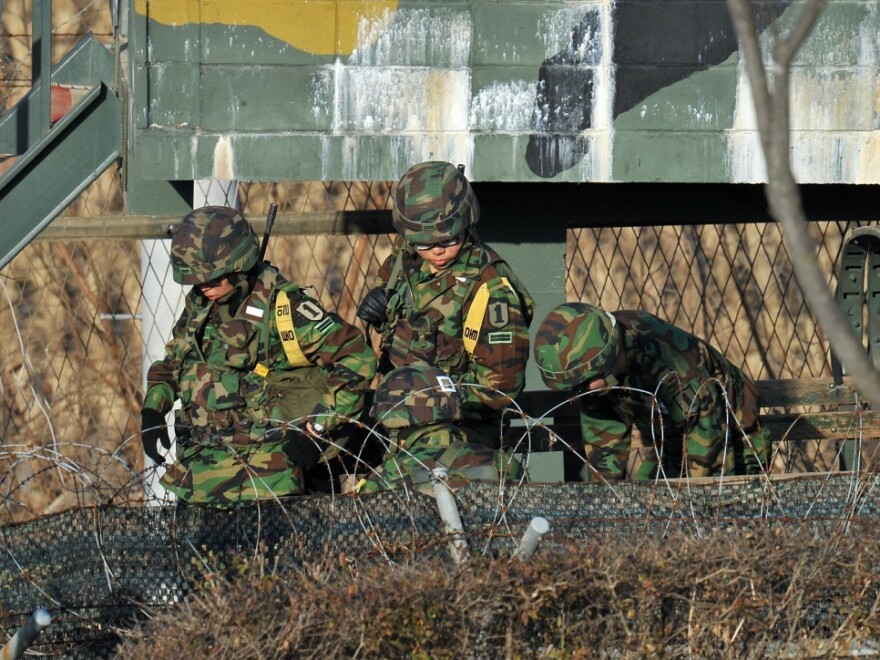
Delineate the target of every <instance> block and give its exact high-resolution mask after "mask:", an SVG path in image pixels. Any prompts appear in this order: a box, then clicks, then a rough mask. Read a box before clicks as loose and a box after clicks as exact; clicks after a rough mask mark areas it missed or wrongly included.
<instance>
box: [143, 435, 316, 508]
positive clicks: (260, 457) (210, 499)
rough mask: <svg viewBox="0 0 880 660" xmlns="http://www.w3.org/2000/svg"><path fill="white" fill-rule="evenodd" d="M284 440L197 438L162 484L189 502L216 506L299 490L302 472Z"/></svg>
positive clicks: (301, 490)
mask: <svg viewBox="0 0 880 660" xmlns="http://www.w3.org/2000/svg"><path fill="white" fill-rule="evenodd" d="M282 445H283V443H282V442H281V441H275V442H259V443H253V444H245V445H240V444H231V443H217V442H192V443H190V444H187V445H186V447H185V448H184V450H183V452H182V454H181V455H180V457H179V458H178V460H177V462H175V463H174V464H173V465H172V466H171V467H169V468H168V469H167V470H166V471H165V474H164V475H162V478H161V480H160V483H161V484H162V486H163V487H164V488H165V489H166V490H168V491H170V492H172V493H174V494H175V495H177V497H178V498H180V499H181V500H182V501H184V502H188V503H193V504H198V503H201V504H212V505H215V506H232V505H235V504H237V503H239V502H248V501H252V500H260V499H272V498H275V497H282V496H285V495H298V494H300V493H302V492H303V478H302V471H301V470H300V469H299V468H298V467H296V466H293V465H291V464H289V463H288V461H287V455H286V454H285V453H284V450H283V448H282Z"/></svg>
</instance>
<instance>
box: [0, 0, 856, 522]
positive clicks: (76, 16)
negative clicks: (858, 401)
mask: <svg viewBox="0 0 880 660" xmlns="http://www.w3.org/2000/svg"><path fill="white" fill-rule="evenodd" d="M110 4H111V3H108V2H105V1H103V0H100V1H99V0H91V1H86V0H64V1H62V0H55V1H54V2H53V35H52V39H53V60H54V61H57V60H58V59H60V58H61V57H62V56H63V55H64V53H66V52H67V50H68V49H69V48H70V47H71V46H72V45H73V44H74V43H75V42H76V41H77V40H78V39H79V38H81V37H82V36H83V35H84V34H86V33H87V32H92V33H93V34H95V35H96V36H97V37H98V38H99V39H100V40H102V41H103V42H105V43H107V44H109V43H110V42H112V40H113V30H112V20H111V17H110ZM0 25H2V31H0V68H2V71H3V76H4V79H3V84H2V85H0V93H2V95H3V99H2V100H3V104H0V105H2V106H5V107H9V106H10V105H11V104H12V103H14V102H15V101H17V100H18V99H19V98H20V97H21V96H22V95H23V94H24V93H25V92H26V91H27V89H29V86H30V76H31V70H30V39H31V37H30V2H26V1H25V0H17V1H10V0H4V1H3V3H2V13H0ZM3 166H4V163H3V162H0V171H2V168H3ZM389 193H390V186H389V183H388V182H275V183H249V182H244V183H239V184H238V185H237V186H233V187H232V188H229V187H228V186H224V185H223V184H222V183H220V182H197V183H196V195H195V197H196V199H201V200H205V201H207V200H209V199H210V200H216V201H214V202H213V203H226V204H229V205H232V206H238V207H240V208H241V209H242V210H243V212H244V213H245V215H246V216H247V217H248V218H251V219H255V218H260V217H265V214H266V212H267V211H268V208H269V205H270V204H271V203H273V202H274V203H276V204H278V206H279V213H282V214H302V215H308V214H311V213H327V212H349V211H351V212H359V211H374V210H383V209H389V208H390V197H389ZM123 208H124V204H123V195H122V190H121V188H120V185H119V173H118V171H116V170H115V168H111V170H110V171H108V172H107V173H105V174H104V175H103V176H102V177H101V178H100V179H99V180H98V181H96V182H95V183H94V184H93V185H92V186H90V187H89V188H88V189H87V190H86V191H85V192H84V193H83V194H82V195H81V196H80V197H79V198H78V199H77V200H76V201H75V202H74V203H73V204H72V205H71V206H70V207H69V208H68V209H66V211H65V213H64V215H65V216H70V217H98V218H100V217H106V216H114V215H117V216H118V215H121V214H122V213H123ZM853 224H854V223H845V222H823V223H811V225H810V231H811V232H813V233H814V235H815V238H816V239H817V242H818V244H819V245H820V249H819V253H818V259H819V263H820V265H821V267H822V268H823V270H824V271H825V273H826V276H827V278H828V282H829V285H830V286H832V287H834V286H835V285H836V272H835V270H836V264H837V263H838V261H839V257H840V250H841V245H842V242H843V237H844V236H845V234H846V232H847V231H848V230H849V229H851V228H852V226H853ZM168 243H169V242H168V241H162V240H152V241H136V240H122V239H119V240H111V239H97V238H95V239H89V240H74V241H71V240H65V241H47V240H38V241H35V242H34V243H32V244H31V245H30V246H28V247H27V248H26V249H25V250H24V251H23V252H22V253H21V254H19V255H18V256H17V257H16V258H15V259H14V260H13V261H12V263H10V264H9V265H8V266H7V267H6V268H5V269H4V270H3V271H2V273H0V286H2V292H3V305H2V311H0V329H2V331H3V332H4V334H5V336H6V337H7V341H5V342H3V347H2V349H0V351H2V352H0V356H2V359H0V394H2V399H3V404H2V408H0V426H2V432H3V445H2V448H0V452H2V453H0V460H2V463H3V473H2V475H0V503H5V506H2V507H0V523H2V522H5V521H8V520H20V519H23V518H31V517H35V516H38V515H41V514H46V513H52V512H54V511H60V510H63V509H65V508H68V507H70V506H73V505H76V504H79V505H82V504H86V503H89V502H91V501H95V500H101V499H102V498H105V497H112V498H115V499H117V500H118V499H119V498H123V499H125V500H126V501H139V500H141V499H143V492H142V490H143V489H142V488H140V487H139V486H136V485H133V484H136V483H138V484H139V480H138V479H132V478H131V474H132V471H134V472H135V473H137V472H139V471H140V470H142V469H143V457H142V455H141V451H140V442H139V440H138V425H139V411H140V400H141V397H142V395H143V377H144V376H143V373H144V368H145V366H146V364H147V363H148V362H149V361H150V360H151V359H152V358H153V357H155V355H154V352H155V350H157V349H156V347H157V346H158V347H159V349H158V350H161V346H162V345H163V344H164V341H165V340H166V339H167V335H168V332H169V328H170V323H171V322H173V320H174V317H175V316H176V310H178V309H179V305H180V301H181V294H182V290H181V288H180V287H178V286H177V285H176V284H174V282H173V279H172V277H171V272H170V269H169V268H168V261H169V259H168ZM390 247H391V239H390V237H389V236H388V235H386V234H370V233H359V234H352V235H341V234H336V235H299V236H296V235H289V236H281V235H277V236H275V237H274V238H273V239H272V241H271V242H270V245H269V251H268V254H267V257H268V259H269V260H270V261H271V262H272V263H273V264H274V265H275V266H277V267H278V268H279V270H280V271H281V272H282V273H283V274H284V275H285V276H287V277H288V278H289V279H292V280H294V281H296V282H298V283H299V284H301V285H303V286H311V287H313V288H314V290H315V292H316V294H317V295H318V297H319V298H320V299H321V301H322V303H323V304H324V305H325V306H326V307H328V308H330V309H334V310H337V311H338V312H339V313H340V315H341V316H343V317H344V318H346V319H348V320H350V321H353V322H355V323H356V324H360V322H359V321H358V320H357V319H356V318H355V308H356V305H357V302H358V301H359V300H360V299H361V298H362V296H363V293H364V291H365V288H367V287H369V286H370V284H371V280H372V278H373V276H374V275H375V273H376V271H377V269H378V267H379V265H380V263H381V262H382V260H383V259H384V258H385V256H386V255H387V254H388V253H389V252H390ZM146 281H150V282H151V283H152V284H151V285H152V286H154V289H153V293H152V294H151V295H150V296H145V293H144V290H143V289H144V283H145V282H146ZM566 288H567V296H568V298H569V299H570V300H575V299H577V300H583V301H586V302H591V303H597V304H600V305H602V306H604V307H606V308H609V309H621V308H641V309H645V310H648V311H651V312H653V313H656V314H658V315H659V316H661V317H664V318H666V319H667V320H669V321H671V322H673V323H675V324H677V325H679V326H681V327H682V328H685V329H687V330H691V331H693V332H695V333H696V334H698V335H700V336H702V337H705V338H706V339H708V340H709V341H710V342H711V343H713V344H714V345H716V346H717V347H718V348H719V349H721V350H722V351H723V352H724V353H725V354H726V355H727V356H728V358H729V359H731V361H733V362H734V363H735V364H738V365H741V366H742V367H743V368H744V370H745V371H746V373H748V374H749V375H750V376H752V377H753V378H756V379H761V378H802V377H813V376H827V375H830V366H829V355H828V345H827V341H826V339H825V337H824V335H823V334H822V332H821V329H820V328H818V326H817V325H816V323H815V320H814V318H813V317H812V315H811V314H810V312H809V310H808V309H807V307H806V304H805V302H804V300H803V296H802V295H801V292H800V290H799V288H798V286H797V282H796V281H795V279H794V276H793V272H792V267H791V261H790V258H789V256H788V254H787V252H786V250H785V247H784V245H783V243H782V240H781V235H780V231H779V228H778V227H777V226H776V225H775V224H773V223H753V224H725V225H696V226H657V227H651V226H648V227H601V228H589V229H586V228H583V229H572V230H570V231H569V232H568V236H567V275H566ZM156 319H163V320H162V322H159V321H157V320H156ZM360 327H362V328H363V325H360ZM531 385H532V386H533V387H534V386H537V384H535V383H532V384H531ZM530 412H532V413H533V414H538V413H540V412H541V411H530ZM86 475H89V476H88V477H86Z"/></svg>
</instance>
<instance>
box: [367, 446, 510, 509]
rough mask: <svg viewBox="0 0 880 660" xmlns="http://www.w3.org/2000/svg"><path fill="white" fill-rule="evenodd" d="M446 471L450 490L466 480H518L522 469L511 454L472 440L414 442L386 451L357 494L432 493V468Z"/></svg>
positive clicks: (465, 482) (460, 485)
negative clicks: (403, 490) (402, 490)
mask: <svg viewBox="0 0 880 660" xmlns="http://www.w3.org/2000/svg"><path fill="white" fill-rule="evenodd" d="M438 467H445V468H446V469H447V470H448V475H447V478H446V483H447V484H448V485H449V487H450V488H452V489H453V490H455V489H457V488H461V487H462V486H464V485H465V484H467V483H468V482H469V481H498V480H500V479H502V478H504V479H506V480H509V481H517V480H519V479H521V478H522V476H523V468H522V465H520V463H519V461H518V460H516V459H515V458H514V457H513V456H512V455H511V454H509V453H508V452H505V451H501V450H495V449H490V448H489V447H486V446H485V445H483V444H478V443H474V442H458V441H456V442H452V443H450V444H449V445H448V446H445V447H437V446H424V445H421V446H420V445H416V446H414V447H412V448H411V449H409V450H406V449H400V450H397V451H394V452H389V453H388V454H386V456H385V459H384V461H383V462H382V464H381V465H379V466H378V467H377V468H376V469H375V470H374V471H373V472H372V473H371V474H370V476H369V477H368V478H367V479H366V480H365V481H362V482H361V483H360V484H359V485H358V492H359V493H376V492H379V491H383V490H394V489H398V488H407V489H411V490H416V491H418V492H420V493H423V494H425V495H431V496H433V474H432V472H433V470H434V469H435V468H438Z"/></svg>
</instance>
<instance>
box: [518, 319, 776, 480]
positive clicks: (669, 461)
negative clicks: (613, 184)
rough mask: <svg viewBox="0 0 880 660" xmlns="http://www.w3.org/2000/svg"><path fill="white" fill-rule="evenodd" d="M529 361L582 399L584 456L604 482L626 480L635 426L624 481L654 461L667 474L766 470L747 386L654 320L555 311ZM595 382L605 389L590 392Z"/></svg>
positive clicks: (696, 344) (653, 470)
mask: <svg viewBox="0 0 880 660" xmlns="http://www.w3.org/2000/svg"><path fill="white" fill-rule="evenodd" d="M535 359H536V361H537V362H538V366H539V369H540V370H541V374H542V377H543V378H544V381H545V383H546V384H547V385H548V387H550V388H551V389H570V390H574V391H575V392H578V393H581V396H580V398H579V399H578V401H579V404H580V408H581V415H580V417H581V431H582V433H583V437H584V441H585V444H586V447H585V449H586V453H587V458H588V460H589V463H590V465H591V466H592V467H593V468H595V470H596V472H597V473H598V475H599V476H600V477H601V478H602V479H604V480H606V481H616V480H619V479H622V478H624V477H625V476H626V468H627V462H628V459H629V455H630V444H631V442H630V435H631V431H632V428H633V426H635V427H636V428H637V429H638V430H639V431H640V432H641V434H642V438H643V441H644V443H645V444H646V446H647V447H648V451H647V452H646V454H647V455H646V457H645V460H644V462H643V463H642V464H641V466H640V467H639V468H638V470H637V472H636V473H635V474H634V475H630V476H631V478H634V479H637V480H641V479H653V478H655V477H656V476H658V474H659V467H660V465H661V464H662V467H663V469H664V473H665V475H666V476H668V477H678V476H682V475H683V474H685V473H686V474H687V475H688V476H691V477H699V476H710V475H717V474H719V473H722V472H723V473H724V474H735V473H744V472H745V473H752V472H757V471H759V470H760V469H761V467H762V466H765V465H766V461H767V452H768V449H769V434H768V431H767V430H765V429H762V428H761V426H760V423H759V420H758V416H757V388H756V387H755V385H754V383H752V382H751V381H750V380H749V379H748V378H747V377H746V376H745V375H744V374H743V373H742V372H741V371H740V370H739V369H737V368H736V367H735V366H733V365H732V364H731V363H730V362H729V361H728V360H726V359H725V358H724V357H723V356H722V355H721V354H720V353H719V352H718V351H717V350H716V349H715V348H713V347H712V346H710V345H709V344H708V343H706V342H705V341H703V340H702V339H700V338H698V337H695V336H694V335H692V334H690V333H687V332H685V331H684V330H681V329H680V328H677V327H675V326H673V325H671V324H669V323H667V322H666V321H663V320H661V319H659V318H657V317H656V316H652V315H651V314H648V313H647V312H641V311H619V312H614V313H613V314H609V313H607V312H604V311H603V310H600V309H598V308H596V307H593V306H591V305H586V304H583V303H567V304H564V305H560V306H559V307H557V308H556V309H555V310H553V311H552V312H550V314H549V315H548V316H547V318H546V319H545V321H544V322H543V323H542V324H541V327H540V329H539V331H538V335H537V337H536V340H535ZM595 377H604V378H606V381H607V384H608V385H609V386H611V387H610V388H609V389H605V390H599V391H594V392H588V391H587V387H586V386H587V383H588V382H589V381H590V380H591V379H592V378H595ZM615 381H616V382H615ZM614 385H618V386H619V388H617V387H614ZM727 402H729V406H728V404H727ZM737 420H738V421H737ZM743 433H745V434H746V435H747V436H748V440H746V439H744V438H743ZM658 455H659V456H661V457H662V462H661V461H658V459H657V456H658Z"/></svg>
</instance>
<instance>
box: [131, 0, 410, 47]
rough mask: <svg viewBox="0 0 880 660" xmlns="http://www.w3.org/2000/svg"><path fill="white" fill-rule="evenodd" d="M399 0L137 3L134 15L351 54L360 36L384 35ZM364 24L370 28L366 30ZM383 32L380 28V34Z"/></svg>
mask: <svg viewBox="0 0 880 660" xmlns="http://www.w3.org/2000/svg"><path fill="white" fill-rule="evenodd" d="M397 5H398V2H397V0H373V1H365V0H357V1H354V0H300V1H297V0H136V2H135V11H136V12H137V13H138V14H140V15H142V16H145V17H147V18H148V19H149V20H152V21H156V22H158V23H162V24H163V25H172V26H177V25H187V24H189V23H203V24H209V23H225V24H228V25H250V26H253V27H257V28H260V29H262V30H264V31H265V32H266V33H267V34H270V35H271V36H273V37H275V38H276V39H280V40H281V41H284V42H286V43H288V44H290V45H291V46H293V47H294V48H298V49H299V50H302V51H305V52H307V53H312V54H313V55H349V54H350V53H351V52H352V51H353V50H354V49H355V48H356V47H358V46H364V45H368V44H359V43H358V36H359V34H361V33H363V34H366V35H370V36H371V39H372V41H375V39H376V38H377V37H378V36H379V35H381V34H382V32H383V29H384V27H385V26H386V25H387V23H388V21H390V20H391V15H392V14H393V13H394V11H395V10H396V9H397ZM365 22H366V23H367V24H368V25H370V29H368V30H363V31H362V30H361V27H362V26H363V25H364V24H365ZM377 28H378V29H377Z"/></svg>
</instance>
